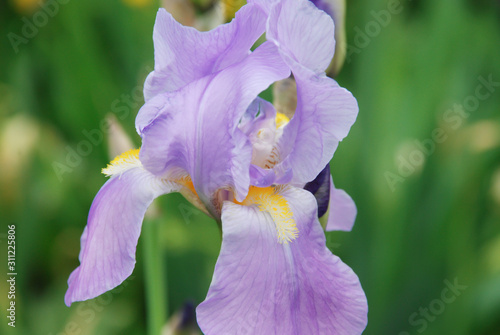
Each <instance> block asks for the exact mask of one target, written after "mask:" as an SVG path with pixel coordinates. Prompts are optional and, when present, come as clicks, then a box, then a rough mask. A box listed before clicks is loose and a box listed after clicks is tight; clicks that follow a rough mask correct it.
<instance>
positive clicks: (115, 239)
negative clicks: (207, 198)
mask: <svg viewBox="0 0 500 335" xmlns="http://www.w3.org/2000/svg"><path fill="white" fill-rule="evenodd" d="M179 190H180V186H179V185H177V184H174V183H169V182H166V181H163V180H160V179H158V178H156V177H155V176H153V175H152V174H150V173H149V172H147V171H145V170H144V169H143V168H142V167H135V168H132V169H129V170H126V171H125V172H123V173H121V174H117V175H114V176H113V177H111V178H110V179H109V180H108V181H107V182H106V183H105V184H104V186H103V187H102V188H101V190H100V191H99V193H97V195H96V197H95V199H94V201H93V202H92V206H91V208H90V213H89V218H88V222H87V226H86V227H85V230H84V232H83V235H82V238H81V251H80V256H79V259H80V266H79V267H77V268H76V269H75V270H74V271H73V273H71V275H70V277H69V280H68V286H69V288H68V291H67V292H66V296H65V298H64V301H65V303H66V305H68V306H70V305H71V303H73V302H75V301H81V300H87V299H91V298H94V297H97V296H98V295H100V294H102V293H104V292H106V291H108V290H111V289H112V288H114V287H116V286H118V285H120V284H121V283H122V282H123V281H124V280H125V279H126V278H127V277H128V276H130V274H131V273H132V271H133V269H134V266H135V249H136V246H137V240H138V239H139V235H140V232H141V225H142V220H143V218H144V214H145V212H146V209H147V208H148V207H149V205H150V204H151V202H152V201H153V199H154V198H156V197H158V196H160V195H161V194H165V193H170V192H174V191H179Z"/></svg>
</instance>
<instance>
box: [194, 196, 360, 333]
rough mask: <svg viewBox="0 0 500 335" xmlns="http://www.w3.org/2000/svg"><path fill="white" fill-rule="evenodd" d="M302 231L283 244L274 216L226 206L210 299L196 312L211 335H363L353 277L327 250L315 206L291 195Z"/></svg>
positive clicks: (312, 201)
mask: <svg viewBox="0 0 500 335" xmlns="http://www.w3.org/2000/svg"><path fill="white" fill-rule="evenodd" d="M281 195H282V196H283V197H285V199H286V200H287V201H288V204H289V206H290V208H291V209H292V211H293V213H294V218H295V220H296V223H297V227H298V229H299V232H298V234H299V235H298V237H297V238H296V239H295V240H293V241H291V242H290V243H289V244H279V243H278V242H277V240H276V227H275V224H274V222H273V221H272V219H271V216H270V215H269V214H268V213H266V212H261V211H259V209H258V208H255V207H250V206H240V205H236V204H234V203H231V202H225V203H224V207H223V212H222V225H223V241H222V249H221V253H220V255H219V259H218V260H217V264H216V266H215V272H214V277H213V279H212V284H211V286H210V289H209V291H208V294H207V298H206V300H205V301H204V302H202V303H201V304H200V305H199V306H198V308H197V318H198V324H199V325H200V327H201V329H202V331H203V332H204V334H206V335H229V334H231V335H235V334H236V335H238V334H283V335H288V334H297V335H299V334H342V335H356V334H361V333H362V331H363V330H364V328H365V327H366V323H367V303H366V297H365V294H364V292H363V289H362V288H361V285H360V283H359V280H358V278H357V276H356V274H355V273H354V272H353V271H352V270H351V269H350V268H349V267H348V266H347V265H345V264H344V263H342V261H341V260H340V259H339V258H338V257H337V256H334V255H333V254H332V253H331V252H330V251H329V250H328V249H327V248H326V246H325V243H326V241H325V235H324V233H323V229H322V228H321V225H320V223H319V221H318V219H317V211H316V200H315V199H314V197H313V196H312V195H311V194H310V193H309V192H307V191H305V190H302V189H298V188H293V187H289V188H287V189H286V190H284V191H283V192H282V193H281Z"/></svg>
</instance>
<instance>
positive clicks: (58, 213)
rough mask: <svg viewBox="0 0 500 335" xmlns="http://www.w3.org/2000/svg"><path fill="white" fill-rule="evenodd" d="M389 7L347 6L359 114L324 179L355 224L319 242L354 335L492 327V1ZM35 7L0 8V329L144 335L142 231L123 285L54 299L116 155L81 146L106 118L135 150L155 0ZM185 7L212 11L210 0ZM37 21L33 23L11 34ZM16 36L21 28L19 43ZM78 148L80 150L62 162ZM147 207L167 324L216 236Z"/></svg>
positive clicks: (25, 0)
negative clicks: (338, 271)
mask: <svg viewBox="0 0 500 335" xmlns="http://www.w3.org/2000/svg"><path fill="white" fill-rule="evenodd" d="M172 1H173V0H172ZM49 2H51V1H49ZM390 2H391V1H389V2H388V1H380V0H375V1H374V0H348V1H347V17H346V28H345V29H346V33H347V45H348V47H347V59H346V63H345V65H344V68H343V69H342V71H341V73H340V75H339V76H338V77H337V80H338V81H339V83H340V84H341V85H342V86H344V87H347V88H348V89H349V90H350V91H351V92H353V94H354V96H355V97H356V98H357V99H358V102H359V106H360V112H359V116H358V119H357V121H356V123H355V125H354V126H353V128H352V130H351V132H350V134H349V136H348V137H347V138H346V139H345V140H344V141H343V142H342V143H341V145H340V147H339V149H338V150H337V152H336V154H335V156H334V158H333V160H332V173H333V176H334V180H335V182H336V186H337V187H340V188H343V189H345V190H346V191H347V192H348V193H349V194H350V195H352V197H353V198H354V200H355V202H356V204H357V206H358V212H359V214H358V217H357V220H356V224H355V226H354V229H353V231H352V232H350V233H343V232H335V233H327V240H328V245H329V247H330V248H331V250H332V251H333V252H334V253H335V254H337V255H339V256H340V257H341V258H342V259H343V261H344V262H345V263H347V264H348V265H350V266H351V267H352V268H353V269H354V271H355V272H356V273H357V274H358V275H359V277H360V280H361V283H362V285H363V287H364V289H365V291H366V294H367V297H368V302H369V308H370V311H369V324H368V327H367V329H366V331H365V333H364V334H383V335H409V334H411V335H414V334H426V335H438V334H439V335H442V334H454V335H498V334H500V110H499V108H500V87H499V86H495V84H492V85H489V86H484V82H488V81H493V82H494V83H498V82H500V2H499V1H496V0H439V1H433V0H402V1H401V4H400V7H398V8H401V12H398V13H391V12H390V11H389V13H390V15H389V17H387V16H382V17H381V16H380V13H381V11H384V10H385V11H388V10H389V9H390V8H392V7H390V6H391V5H390V4H389V3H390ZM41 3H43V2H40V3H39V1H38V0H36V1H32V0H9V1H2V2H0V36H1V38H0V190H1V191H0V192H1V193H0V220H1V227H0V249H1V253H0V255H1V257H0V269H1V270H0V271H1V276H0V278H1V279H2V280H1V281H0V308H1V310H2V313H0V314H1V315H2V318H1V321H0V333H1V334H7V333H10V332H11V333H15V334H44V335H45V334H146V333H147V327H148V326H147V324H148V317H147V315H148V313H147V304H146V300H147V292H146V290H145V275H144V272H145V269H144V266H145V264H146V262H145V261H144V257H143V256H144V253H145V252H147V251H146V249H147V247H148V245H147V243H146V242H147V241H144V238H142V237H141V239H140V240H139V246H138V261H137V265H136V268H135V271H134V274H133V276H132V277H131V278H130V279H128V280H127V281H126V282H125V285H124V287H121V288H119V289H117V290H115V291H112V293H110V294H107V295H105V296H103V297H101V298H97V299H94V300H92V301H88V302H83V303H77V304H74V305H73V306H72V307H71V308H67V307H66V306H65V305H64V302H63V297H64V293H65V290H66V288H67V284H66V280H67V278H68V276H69V274H70V272H71V271H72V270H73V269H74V268H75V267H76V266H77V265H78V260H77V256H78V252H79V246H80V242H79V238H80V235H81V232H82V230H83V228H84V226H85V224H86V218H87V214H88V210H89V207H90V204H91V202H92V200H93V197H94V196H95V194H96V193H97V191H98V190H99V188H100V187H101V185H102V184H103V183H104V182H105V180H106V179H105V177H104V176H103V175H102V174H101V173H100V170H101V168H103V167H105V166H106V164H107V162H109V160H110V158H109V151H108V140H107V138H106V137H107V136H105V138H104V139H103V140H99V141H97V140H96V141H95V143H94V144H92V145H91V147H90V149H89V148H87V149H85V148H84V144H82V143H83V142H85V141H88V137H87V135H88V132H92V130H99V129H100V127H101V125H102V122H103V120H105V119H106V117H108V116H109V115H110V114H114V115H115V117H116V120H118V122H119V123H120V124H121V126H122V127H123V129H124V130H125V131H126V132H127V133H128V134H129V136H130V137H131V139H132V140H133V141H134V142H135V145H137V146H138V145H139V144H140V140H139V138H138V136H137V134H136V133H135V130H134V118H135V115H136V113H137V111H138V109H139V108H140V106H141V104H142V103H143V101H142V99H141V97H140V95H138V94H137V92H139V91H140V88H141V87H142V83H143V81H144V78H145V76H146V75H147V73H148V72H149V71H150V70H151V68H152V66H153V43H152V29H153V24H154V19H155V14H156V11H157V9H158V7H159V6H160V5H161V4H160V3H158V2H156V1H149V0H123V1H118V0H107V1H97V0H87V1H74V0H73V1H71V0H64V1H63V0H61V1H60V2H57V4H58V8H57V12H56V13H55V14H54V15H53V16H49V17H48V20H47V22H45V23H44V21H43V20H42V19H43V18H42V17H40V15H39V14H38V16H36V15H37V14H36V13H38V12H39V11H40V4H41ZM52 3H54V1H52ZM191 6H192V7H191V8H192V9H194V11H193V13H195V15H197V16H202V17H203V18H204V20H206V21H209V19H207V18H209V17H210V15H209V14H207V13H208V12H210V11H211V10H212V9H213V8H214V7H215V6H216V4H214V3H213V2H211V1H209V0H196V1H195V0H193V1H192V5H191ZM35 17H36V18H35ZM377 18H378V19H377ZM34 19H35V20H36V21H35V22H38V23H37V24H38V25H39V27H37V26H35V27H34V28H35V29H34V30H31V31H30V30H29V29H28V28H24V29H28V30H26V31H24V32H23V27H25V26H26V25H27V23H26V22H31V23H33V22H34V21H33V20H34ZM186 20H187V21H188V23H189V20H192V17H191V18H190V17H188V16H186ZM41 23H44V24H41ZM377 27H378V28H377ZM35 30H36V32H34V31H35ZM10 33H14V34H16V35H17V36H19V37H21V39H16V40H15V41H16V43H17V44H16V47H13V45H12V43H11V40H12V38H13V37H12V36H13V35H12V34H11V35H9V34H10ZM363 35H364V36H363ZM9 36H10V37H9ZM23 36H24V37H23ZM19 41H21V42H19ZM16 49H17V52H16ZM481 85H482V88H479V89H478V86H481ZM496 85H498V84H496ZM486 95H488V96H487V97H486ZM86 134H87V135H86ZM436 134H438V135H437V137H436ZM433 136H434V137H433ZM419 143H421V144H423V145H424V147H423V148H424V149H422V146H420V145H419ZM72 150H84V151H83V152H85V155H80V158H81V159H80V160H76V161H75V160H74V161H71V160H70V161H69V162H68V161H67V159H68V155H70V152H71V151H72ZM58 164H63V165H65V166H66V168H65V169H63V170H60V169H61V165H58ZM58 168H59V170H58ZM57 171H59V172H57ZM61 171H63V172H61ZM156 204H157V215H156V219H154V224H155V225H156V228H155V229H157V230H158V234H157V236H158V243H159V246H160V249H161V250H162V252H161V254H160V255H159V256H158V260H159V262H161V263H162V265H163V270H162V271H165V272H166V273H163V275H164V277H165V278H166V279H165V281H164V282H163V287H164V290H163V292H162V290H160V291H159V292H155V294H157V295H160V296H163V295H165V296H166V295H168V312H165V313H168V314H169V316H170V315H172V314H174V313H176V311H178V310H180V309H182V310H184V314H185V316H189V310H190V309H191V307H190V306H193V305H194V306H196V305H197V304H198V303H199V302H201V301H202V300H203V299H204V297H205V294H206V292H207V290H208V286H209V283H210V280H211V275H212V271H213V267H214V264H215V261H216V258H217V255H218V251H219V248H220V243H221V240H220V233H219V231H218V227H217V225H216V224H215V223H214V222H213V221H212V220H210V219H209V218H207V217H205V216H204V214H202V213H200V212H198V211H195V210H191V209H190V208H191V207H190V204H189V203H187V202H186V201H185V200H184V199H183V198H182V197H181V196H179V195H168V196H164V197H161V198H159V199H158V200H157V202H156ZM8 224H15V225H16V236H17V239H16V246H17V249H16V251H17V272H18V276H17V296H16V302H17V322H16V328H15V329H10V327H8V326H7V320H6V318H5V314H6V313H5V310H6V308H7V304H8V299H7V284H6V281H5V279H4V276H5V275H6V273H7V270H6V256H4V255H6V245H7V244H6V234H7V225H8ZM450 285H452V286H453V285H455V286H456V285H458V288H456V289H455V291H453V290H446V288H447V287H449V286H450ZM443 292H446V293H445V295H444V296H443ZM165 310H167V309H166V308H165ZM166 319H167V318H166V315H165V320H166Z"/></svg>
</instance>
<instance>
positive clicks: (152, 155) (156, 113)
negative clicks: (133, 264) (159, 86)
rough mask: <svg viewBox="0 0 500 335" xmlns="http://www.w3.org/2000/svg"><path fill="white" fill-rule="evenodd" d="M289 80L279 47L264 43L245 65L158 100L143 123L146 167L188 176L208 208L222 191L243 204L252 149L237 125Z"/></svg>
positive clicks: (160, 173)
mask: <svg viewBox="0 0 500 335" xmlns="http://www.w3.org/2000/svg"><path fill="white" fill-rule="evenodd" d="M289 74H290V71H289V69H288V67H287V66H286V64H284V63H283V61H282V59H281V57H280V56H279V54H278V51H277V49H276V47H275V46H274V45H273V44H272V43H264V44H263V45H261V46H260V47H259V48H257V49H256V50H255V51H254V52H253V53H252V54H251V55H249V56H248V57H247V58H245V59H244V60H243V61H242V62H240V63H237V64H234V65H232V66H230V67H228V68H226V69H224V70H222V71H220V72H218V73H216V74H213V75H211V76H208V77H204V78H202V79H200V80H197V81H195V82H193V83H191V84H189V85H188V86H186V87H184V88H183V89H181V90H179V91H176V92H174V93H170V94H169V95H162V96H157V97H155V99H153V100H151V101H150V102H148V103H146V105H145V106H144V107H143V109H141V111H140V113H141V115H142V116H141V118H139V117H138V121H140V122H139V123H138V125H137V126H138V131H139V134H141V136H142V138H143V146H142V149H141V156H140V157H141V161H142V162H143V164H144V166H145V167H146V169H148V170H149V171H151V172H152V173H153V174H155V175H158V176H163V175H164V174H165V173H166V172H168V171H172V167H173V166H176V167H179V168H180V169H183V170H185V171H186V172H187V173H188V174H189V175H190V176H191V177H192V180H193V183H194V187H195V189H196V191H197V192H198V195H199V196H200V199H201V200H202V201H203V202H204V203H205V204H206V205H207V207H209V206H213V205H211V200H212V199H211V197H212V196H213V194H214V192H215V191H216V190H217V189H220V188H227V187H229V188H232V189H234V190H235V191H236V195H237V198H238V199H240V200H243V199H244V198H245V195H246V192H247V191H248V185H249V180H250V176H249V166H250V161H251V154H252V151H251V149H252V148H251V145H250V143H249V141H248V138H247V137H246V136H245V134H244V133H243V132H242V131H241V130H240V129H239V128H238V123H239V121H240V120H241V118H242V116H243V114H244V113H245V111H246V110H247V108H248V106H249V105H250V104H251V102H252V101H253V100H254V99H255V98H256V97H257V95H258V94H259V93H260V92H262V91H263V90H264V89H266V88H267V87H268V86H269V85H270V84H272V83H273V82H274V81H276V80H279V79H282V78H285V77H287V76H288V75H289ZM144 115H149V116H150V119H149V120H146V119H147V118H144V117H143V116H144ZM212 211H213V208H212Z"/></svg>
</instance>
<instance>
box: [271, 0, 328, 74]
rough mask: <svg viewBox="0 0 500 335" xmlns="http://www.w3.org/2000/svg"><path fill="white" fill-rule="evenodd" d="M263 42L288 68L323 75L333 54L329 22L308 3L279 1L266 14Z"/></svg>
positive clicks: (306, 1) (325, 16)
mask: <svg viewBox="0 0 500 335" xmlns="http://www.w3.org/2000/svg"><path fill="white" fill-rule="evenodd" d="M266 36H267V39H268V40H270V41H273V42H275V43H276V45H278V46H279V48H280V51H281V52H282V54H283V56H284V58H285V60H286V61H287V63H288V64H289V65H292V64H291V63H298V64H300V65H301V66H304V67H306V68H308V69H310V70H312V71H313V72H314V73H323V72H325V70H326V68H327V67H328V65H330V62H331V60H332V57H333V53H334V51H335V38H334V26H333V20H332V18H331V17H330V16H329V15H328V14H326V13H325V12H323V11H321V10H319V9H318V8H316V6H315V5H314V4H313V3H311V2H310V1H308V0H282V1H281V2H280V3H278V4H276V5H275V6H274V7H273V8H272V9H271V12H270V14H269V19H268V21H267V28H266Z"/></svg>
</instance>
